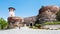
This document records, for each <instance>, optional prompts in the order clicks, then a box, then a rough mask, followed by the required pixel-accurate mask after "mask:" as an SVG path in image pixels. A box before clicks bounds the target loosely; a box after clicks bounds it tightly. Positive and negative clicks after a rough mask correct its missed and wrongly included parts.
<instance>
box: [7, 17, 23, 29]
mask: <svg viewBox="0 0 60 34" xmlns="http://www.w3.org/2000/svg"><path fill="white" fill-rule="evenodd" d="M8 24H9V28H14V27H20V26H21V25H20V24H23V19H22V18H20V17H8Z"/></svg>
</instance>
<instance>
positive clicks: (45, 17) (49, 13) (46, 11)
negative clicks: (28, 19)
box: [37, 6, 59, 22]
mask: <svg viewBox="0 0 60 34" xmlns="http://www.w3.org/2000/svg"><path fill="white" fill-rule="evenodd" d="M58 11H59V7H58V6H43V7H42V8H41V9H39V14H38V16H37V17H38V18H37V20H39V22H41V21H56V14H57V12H58Z"/></svg>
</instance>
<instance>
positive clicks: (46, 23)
mask: <svg viewBox="0 0 60 34" xmlns="http://www.w3.org/2000/svg"><path fill="white" fill-rule="evenodd" d="M44 24H45V25H59V24H60V22H59V21H55V22H45V23H44Z"/></svg>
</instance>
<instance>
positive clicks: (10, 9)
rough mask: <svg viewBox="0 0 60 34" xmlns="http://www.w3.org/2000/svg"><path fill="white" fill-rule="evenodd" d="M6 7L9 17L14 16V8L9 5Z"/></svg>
mask: <svg viewBox="0 0 60 34" xmlns="http://www.w3.org/2000/svg"><path fill="white" fill-rule="evenodd" d="M8 9H9V17H14V16H15V13H14V10H15V8H13V7H9V8H8Z"/></svg>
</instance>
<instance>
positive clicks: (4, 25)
mask: <svg viewBox="0 0 60 34" xmlns="http://www.w3.org/2000/svg"><path fill="white" fill-rule="evenodd" d="M7 26H8V23H7V21H6V20H4V19H3V18H0V29H1V30H2V29H6V28H7Z"/></svg>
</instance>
